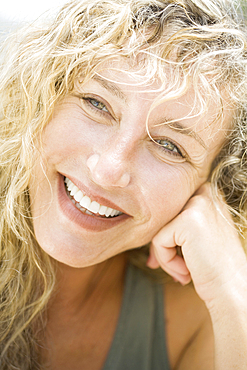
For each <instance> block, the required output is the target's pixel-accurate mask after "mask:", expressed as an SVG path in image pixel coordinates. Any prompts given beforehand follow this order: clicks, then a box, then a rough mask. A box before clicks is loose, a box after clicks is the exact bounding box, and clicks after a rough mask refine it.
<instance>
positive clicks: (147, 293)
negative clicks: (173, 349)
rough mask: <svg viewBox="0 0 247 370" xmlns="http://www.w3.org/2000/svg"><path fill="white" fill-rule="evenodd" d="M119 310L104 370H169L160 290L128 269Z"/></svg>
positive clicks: (142, 275) (146, 278) (143, 277)
mask: <svg viewBox="0 0 247 370" xmlns="http://www.w3.org/2000/svg"><path fill="white" fill-rule="evenodd" d="M125 279H126V280H125V288H124V296H123V303H122V308H121V312H120V316H119V320H118V324H117V328H116V332H115V335H114V339H113V342H112V345H111V348H110V351H109V353H108V357H107V359H106V362H105V365H104V367H103V370H170V366H169V361H168V355H167V348H166V340H165V322H164V321H165V320H164V307H163V306H164V305H163V286H162V285H160V284H157V283H156V282H154V281H152V280H151V279H150V278H148V277H147V276H146V275H145V274H144V273H143V272H142V271H140V270H139V269H138V268H136V267H134V266H132V265H129V266H128V268H127V272H126V277H125Z"/></svg>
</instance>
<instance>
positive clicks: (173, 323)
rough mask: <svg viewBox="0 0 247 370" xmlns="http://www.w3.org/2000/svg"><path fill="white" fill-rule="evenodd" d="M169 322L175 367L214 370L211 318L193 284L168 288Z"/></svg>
mask: <svg viewBox="0 0 247 370" xmlns="http://www.w3.org/2000/svg"><path fill="white" fill-rule="evenodd" d="M164 289H165V294H164V299H165V321H166V338H167V347H168V354H169V358H170V363H171V368H172V369H174V370H175V369H176V370H183V369H191V370H193V369H197V370H204V369H207V370H211V369H213V356H214V350H213V348H214V343H213V331H212V325H211V320H210V316H209V314H208V311H207V308H206V306H205V304H204V302H203V301H202V300H201V299H200V298H199V297H198V295H197V293H196V291H195V289H194V287H193V285H191V284H190V285H186V286H184V287H183V286H182V285H180V284H179V283H173V282H171V283H167V284H166V285H165V288H164Z"/></svg>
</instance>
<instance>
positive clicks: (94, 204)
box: [88, 201, 100, 214]
mask: <svg viewBox="0 0 247 370" xmlns="http://www.w3.org/2000/svg"><path fill="white" fill-rule="evenodd" d="M99 209H100V204H99V203H97V202H95V201H93V202H92V203H91V204H90V206H89V207H88V210H89V211H90V212H93V213H96V214H97V213H98V212H99Z"/></svg>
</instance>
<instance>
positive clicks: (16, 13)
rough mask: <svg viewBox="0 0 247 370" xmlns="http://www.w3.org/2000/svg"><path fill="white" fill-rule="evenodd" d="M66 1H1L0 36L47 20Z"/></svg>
mask: <svg viewBox="0 0 247 370" xmlns="http://www.w3.org/2000/svg"><path fill="white" fill-rule="evenodd" d="M66 2H67V1H66V0H40V1H37V0H0V36H1V35H2V36H3V35H6V33H8V32H10V31H11V30H14V29H16V28H18V27H20V26H21V25H25V24H28V23H31V22H33V21H34V20H36V19H39V18H40V19H47V18H50V17H52V15H54V13H56V9H57V7H60V6H62V5H63V4H64V3H66Z"/></svg>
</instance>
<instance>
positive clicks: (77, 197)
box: [74, 190, 83, 203]
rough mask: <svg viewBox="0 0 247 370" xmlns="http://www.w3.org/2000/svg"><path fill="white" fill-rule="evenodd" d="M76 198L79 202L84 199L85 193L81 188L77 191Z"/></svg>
mask: <svg viewBox="0 0 247 370" xmlns="http://www.w3.org/2000/svg"><path fill="white" fill-rule="evenodd" d="M74 198H75V200H76V201H77V202H78V203H80V201H81V200H82V198H83V194H82V192H81V191H80V190H79V191H78V192H77V193H75V195H74Z"/></svg>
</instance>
